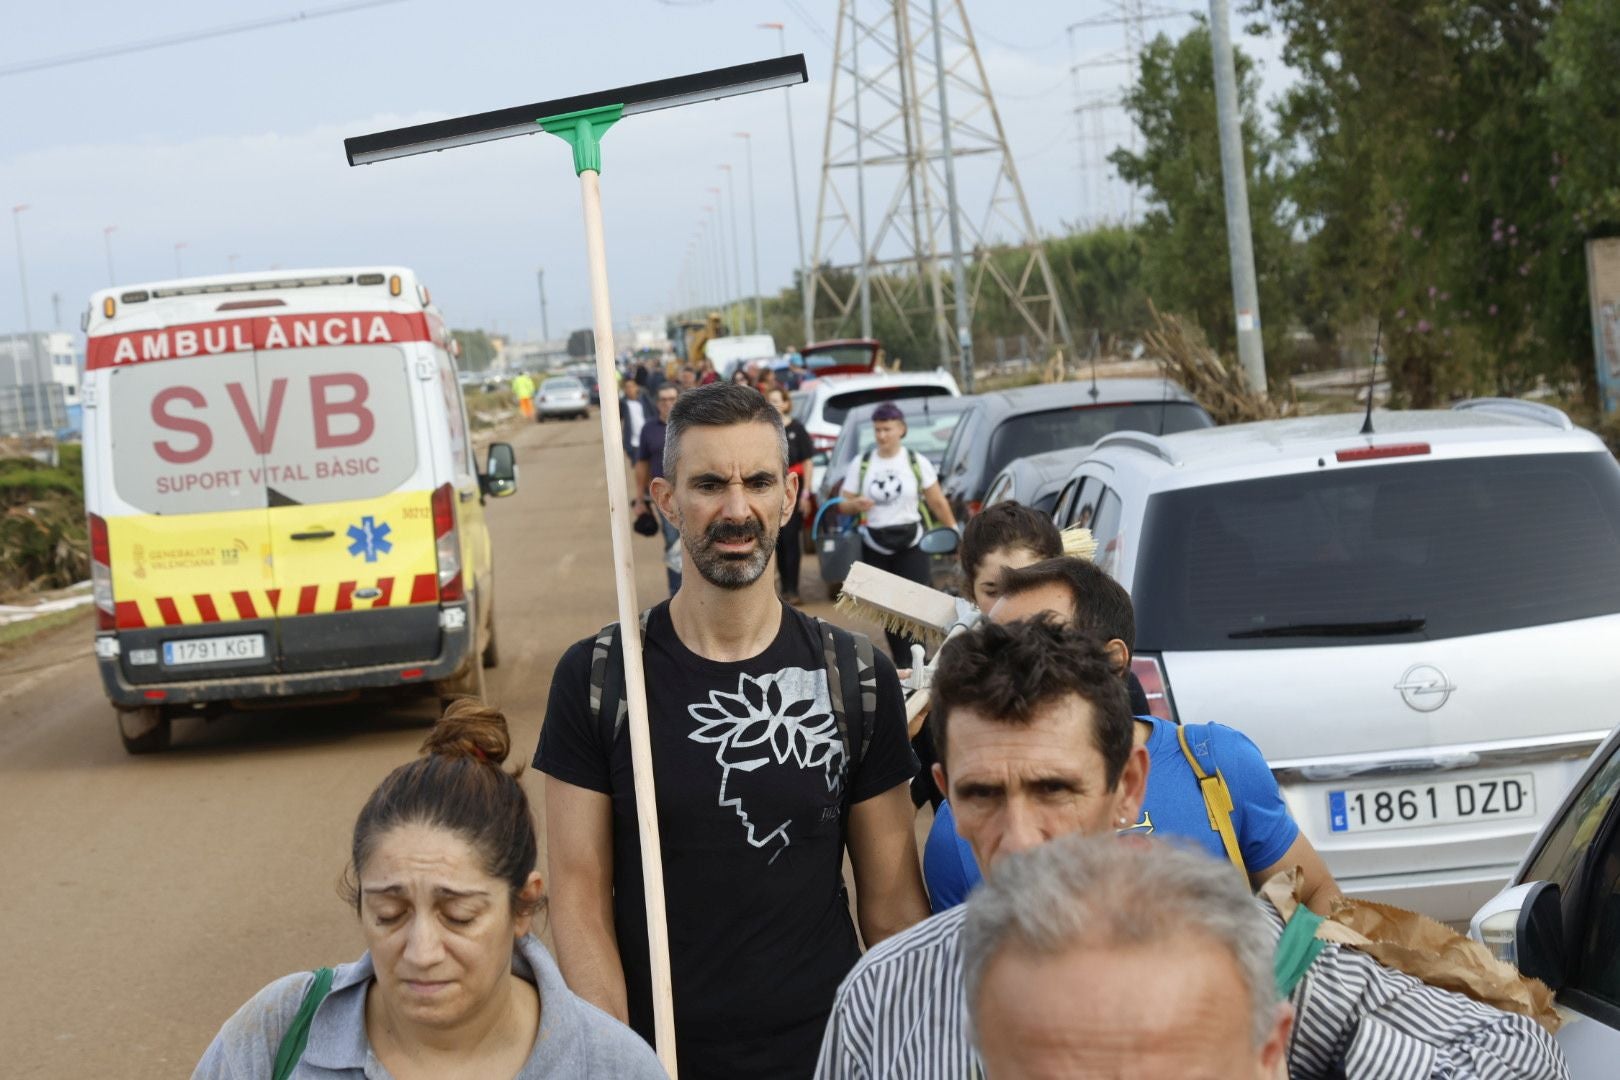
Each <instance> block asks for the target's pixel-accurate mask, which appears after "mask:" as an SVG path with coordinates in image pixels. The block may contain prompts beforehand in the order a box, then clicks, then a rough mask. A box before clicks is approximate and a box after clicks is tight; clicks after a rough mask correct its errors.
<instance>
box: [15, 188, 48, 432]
mask: <svg viewBox="0 0 1620 1080" xmlns="http://www.w3.org/2000/svg"><path fill="white" fill-rule="evenodd" d="M26 209H28V204H27V203H20V204H18V205H17V206H13V207H12V208H11V228H12V231H13V232H14V233H15V234H16V236H17V285H18V288H19V289H20V290H21V291H22V310H23V334H24V336H25V337H26V339H27V341H28V354H29V357H30V359H32V360H33V365H34V371H33V384H32V387H31V390H32V394H31V396H32V397H33V399H34V423H35V424H37V425H38V427H36V428H35V430H37V431H44V430H45V412H44V410H43V409H42V408H41V406H40V400H39V383H40V376H39V342H37V341H35V340H34V315H33V312H32V311H30V310H29V307H28V264H27V263H26V262H25V261H24V259H23V242H22V213H23V211H24V210H26ZM11 372H12V376H13V377H14V378H15V379H16V380H17V413H18V419H21V418H22V417H21V414H22V388H23V383H22V360H21V358H20V357H19V356H18V354H17V353H16V352H13V353H12V354H11ZM26 426H27V425H19V428H20V429H26Z"/></svg>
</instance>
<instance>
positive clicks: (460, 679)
mask: <svg viewBox="0 0 1620 1080" xmlns="http://www.w3.org/2000/svg"><path fill="white" fill-rule="evenodd" d="M435 689H437V690H438V692H439V705H440V707H441V708H442V707H444V706H446V705H449V704H450V702H451V701H453V700H454V699H456V698H458V697H467V696H471V697H475V698H477V699H478V700H479V701H482V700H484V665H483V663H482V658H481V657H480V656H479V655H478V654H477V653H474V654H472V655H471V656H469V657H468V658H467V670H466V671H463V672H462V673H461V674H460V675H458V676H457V677H455V678H453V679H446V680H445V681H444V682H442V683H439V684H438V686H437V687H435Z"/></svg>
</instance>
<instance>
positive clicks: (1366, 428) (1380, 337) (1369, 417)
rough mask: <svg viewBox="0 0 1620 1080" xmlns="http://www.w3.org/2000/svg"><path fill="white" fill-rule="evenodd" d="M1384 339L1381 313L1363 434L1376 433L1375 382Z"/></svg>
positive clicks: (1368, 379)
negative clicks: (1373, 414) (1379, 352)
mask: <svg viewBox="0 0 1620 1080" xmlns="http://www.w3.org/2000/svg"><path fill="white" fill-rule="evenodd" d="M1383 340H1384V317H1383V316H1382V315H1380V316H1379V317H1378V331H1377V333H1375V334H1374V335H1373V347H1372V364H1371V367H1372V370H1371V371H1370V372H1368V373H1367V416H1366V419H1364V420H1362V422H1361V434H1363V435H1372V434H1374V432H1373V423H1372V410H1373V384H1374V383H1376V382H1377V381H1378V346H1379V345H1380V344H1382V343H1383Z"/></svg>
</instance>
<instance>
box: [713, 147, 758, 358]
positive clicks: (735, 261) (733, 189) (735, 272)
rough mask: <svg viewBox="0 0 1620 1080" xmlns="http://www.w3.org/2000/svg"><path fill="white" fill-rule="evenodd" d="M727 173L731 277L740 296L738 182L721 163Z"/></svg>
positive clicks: (755, 326) (741, 286) (740, 320)
mask: <svg viewBox="0 0 1620 1080" xmlns="http://www.w3.org/2000/svg"><path fill="white" fill-rule="evenodd" d="M720 168H722V169H724V170H725V173H726V201H728V202H729V203H731V279H732V280H733V281H735V282H736V283H737V294H738V296H739V297H740V296H741V295H742V291H743V283H742V239H741V236H740V234H739V233H738V232H737V184H736V181H734V180H733V179H732V169H731V166H730V165H721V166H720ZM742 321H743V320H742V316H741V315H740V314H739V315H738V316H737V322H738V323H739V324H740V323H741V322H742ZM754 333H756V334H757V333H759V324H758V323H756V324H755V325H754Z"/></svg>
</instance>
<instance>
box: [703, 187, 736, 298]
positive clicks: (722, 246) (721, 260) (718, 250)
mask: <svg viewBox="0 0 1620 1080" xmlns="http://www.w3.org/2000/svg"><path fill="white" fill-rule="evenodd" d="M708 191H709V194H710V195H713V196H714V205H712V206H710V207H708V210H709V212H710V213H712V214H714V268H715V277H716V278H718V279H719V281H720V311H721V314H722V315H723V316H724V322H725V324H726V326H727V327H730V325H731V311H730V306H731V296H732V291H731V274H730V273H728V272H727V270H726V219H725V215H724V214H722V213H721V212H720V189H719V188H717V187H712V188H709V189H708Z"/></svg>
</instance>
